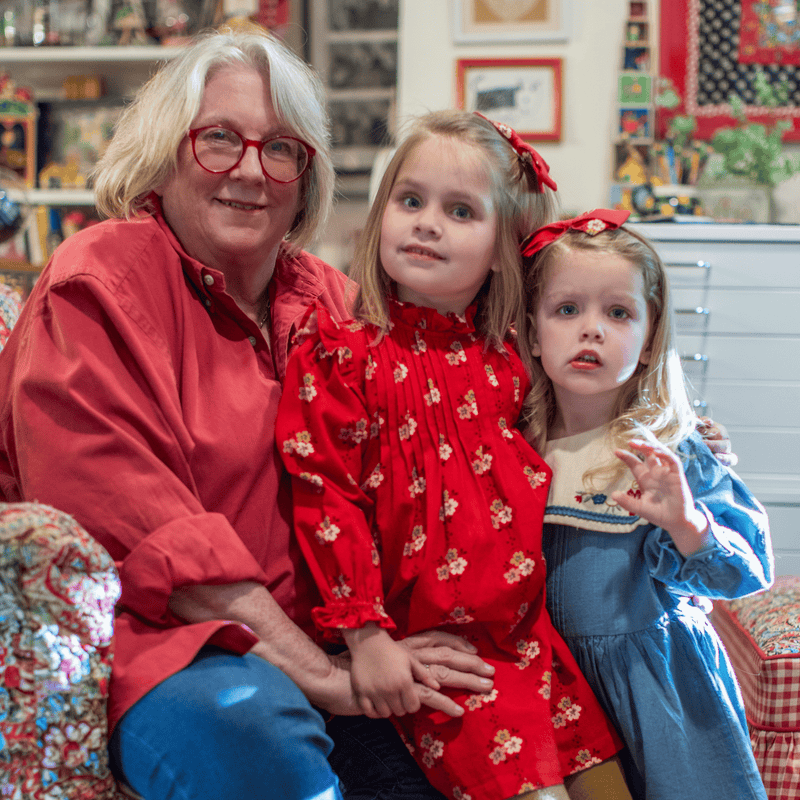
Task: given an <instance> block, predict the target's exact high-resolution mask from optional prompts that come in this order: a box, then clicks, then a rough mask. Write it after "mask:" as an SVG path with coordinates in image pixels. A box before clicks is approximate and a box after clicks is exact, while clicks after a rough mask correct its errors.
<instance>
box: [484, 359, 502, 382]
mask: <svg viewBox="0 0 800 800" xmlns="http://www.w3.org/2000/svg"><path fill="white" fill-rule="evenodd" d="M484 369H485V370H486V377H487V378H488V379H489V385H490V386H495V387H497V386H499V385H500V381H498V380H497V375H495V374H494V370H493V369H492V368H491V366H490V365H489V364H486V365H484Z"/></svg>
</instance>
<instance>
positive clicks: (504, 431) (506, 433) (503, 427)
mask: <svg viewBox="0 0 800 800" xmlns="http://www.w3.org/2000/svg"><path fill="white" fill-rule="evenodd" d="M497 426H498V427H499V428H500V434H501V436H503V437H504V438H505V439H513V438H514V434H513V433H512V432H511V431H510V430H509V429H508V423H507V422H506V418H505V417H500V419H498V420H497Z"/></svg>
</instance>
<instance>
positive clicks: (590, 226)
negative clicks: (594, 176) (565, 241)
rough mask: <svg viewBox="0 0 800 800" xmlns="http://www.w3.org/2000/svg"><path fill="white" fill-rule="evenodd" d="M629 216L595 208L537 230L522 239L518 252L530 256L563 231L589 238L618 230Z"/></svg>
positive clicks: (622, 212) (628, 214)
mask: <svg viewBox="0 0 800 800" xmlns="http://www.w3.org/2000/svg"><path fill="white" fill-rule="evenodd" d="M630 215H631V212H630V211H617V210H615V209H611V208H596V209H595V210H594V211H587V212H586V213H585V214H581V215H580V216H579V217H573V218H572V219H564V220H561V221H559V222H554V223H552V224H551V225H544V226H543V227H541V228H538V229H537V230H535V231H534V232H533V233H532V234H531V235H530V236H528V237H527V238H525V239H523V241H522V244H521V245H520V250H522V255H523V256H532V255H533V254H534V253H538V252H539V251H540V250H541V249H542V248H543V247H546V246H547V245H548V244H550V243H551V242H554V241H555V240H556V239H558V238H559V237H560V236H561V235H562V234H563V233H564V232H565V231H583V232H584V233H586V234H588V235H589V236H596V235H597V234H598V233H602V232H603V231H609V230H614V229H615V228H619V227H620V225H622V224H623V223H624V222H625V221H626V220H627V219H628V217H629V216H630Z"/></svg>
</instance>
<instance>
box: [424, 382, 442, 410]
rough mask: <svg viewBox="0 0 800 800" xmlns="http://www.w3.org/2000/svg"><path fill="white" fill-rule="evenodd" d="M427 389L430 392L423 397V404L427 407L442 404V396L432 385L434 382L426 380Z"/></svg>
mask: <svg viewBox="0 0 800 800" xmlns="http://www.w3.org/2000/svg"><path fill="white" fill-rule="evenodd" d="M428 389H429V390H430V391H428V392H427V393H426V394H424V395H423V397H424V398H425V402H426V403H427V404H428V405H429V406H432V405H434V404H435V403H441V402H442V394H441V392H440V391H439V390H438V389H437V388H436V384H434V382H433V380H432V379H431V378H428Z"/></svg>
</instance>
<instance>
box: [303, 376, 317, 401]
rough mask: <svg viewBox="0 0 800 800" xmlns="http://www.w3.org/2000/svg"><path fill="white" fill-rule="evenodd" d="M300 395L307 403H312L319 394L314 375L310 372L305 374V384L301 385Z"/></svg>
mask: <svg viewBox="0 0 800 800" xmlns="http://www.w3.org/2000/svg"><path fill="white" fill-rule="evenodd" d="M298 396H299V397H300V399H301V400H305V401H306V403H310V402H311V401H312V400H313V399H314V398H315V397H316V396H317V390H316V389H315V388H314V376H313V375H312V374H311V373H310V372H307V373H306V374H305V375H303V385H302V386H301V387H300V391H299V393H298Z"/></svg>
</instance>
